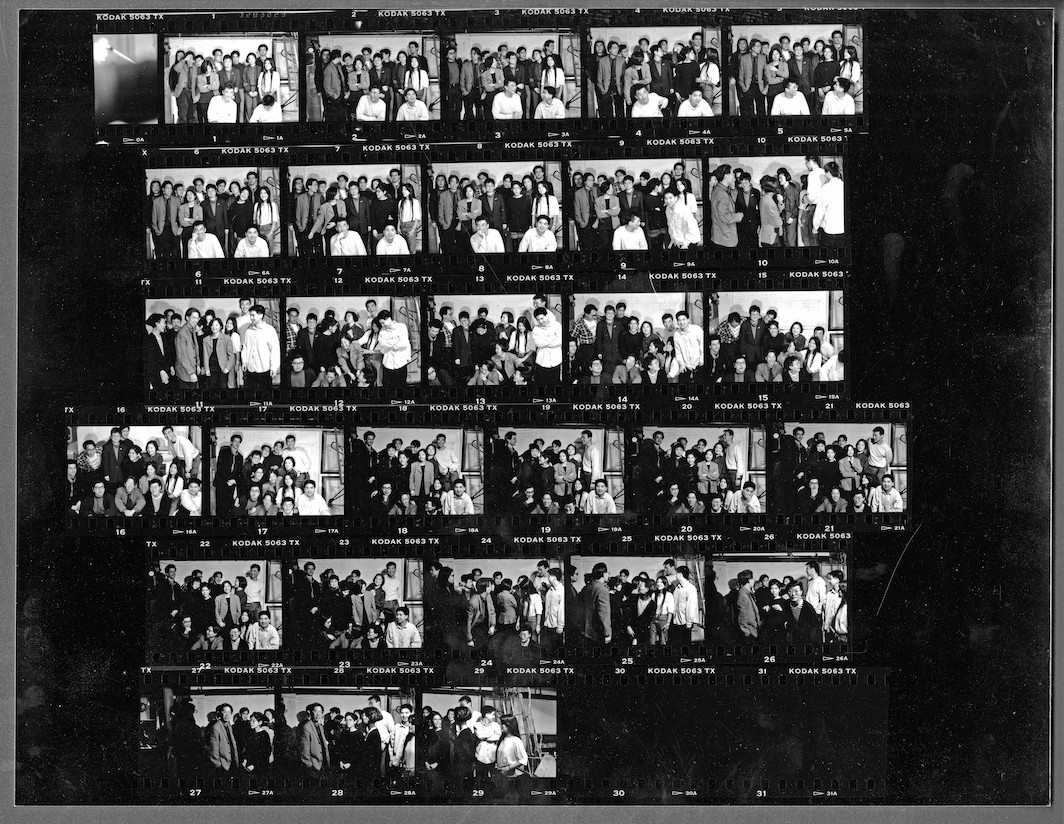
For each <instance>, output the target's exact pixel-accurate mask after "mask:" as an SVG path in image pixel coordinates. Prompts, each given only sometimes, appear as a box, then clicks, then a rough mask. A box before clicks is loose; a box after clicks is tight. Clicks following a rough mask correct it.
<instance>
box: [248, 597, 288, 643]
mask: <svg viewBox="0 0 1064 824" xmlns="http://www.w3.org/2000/svg"><path fill="white" fill-rule="evenodd" d="M249 606H250V604H249ZM258 617H259V622H258V623H257V624H255V626H254V627H253V628H252V629H251V631H250V632H249V633H248V649H258V650H263V649H280V647H281V636H280V635H278V634H277V628H276V627H275V626H274V625H273V624H272V623H270V613H268V612H266V611H265V610H262V611H260V612H259V616H258Z"/></svg>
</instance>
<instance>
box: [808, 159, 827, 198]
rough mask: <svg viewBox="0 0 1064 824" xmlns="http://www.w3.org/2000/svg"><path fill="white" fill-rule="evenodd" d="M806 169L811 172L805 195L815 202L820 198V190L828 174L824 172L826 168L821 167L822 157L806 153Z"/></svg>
mask: <svg viewBox="0 0 1064 824" xmlns="http://www.w3.org/2000/svg"><path fill="white" fill-rule="evenodd" d="M805 170H806V171H807V172H809V177H808V180H807V183H806V189H805V197H806V200H808V201H809V202H810V203H814V204H815V203H816V202H817V200H818V199H819V198H820V190H821V189H822V188H823V187H824V180H825V178H826V177H827V176H826V175H825V174H824V170H823V169H822V168H820V158H819V157H816V156H815V155H806V158H805Z"/></svg>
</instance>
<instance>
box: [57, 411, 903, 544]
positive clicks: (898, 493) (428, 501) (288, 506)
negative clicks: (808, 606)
mask: <svg viewBox="0 0 1064 824" xmlns="http://www.w3.org/2000/svg"><path fill="white" fill-rule="evenodd" d="M688 406H690V407H691V408H680V409H675V408H669V409H662V408H658V407H655V408H643V407H642V406H640V405H639V404H638V403H634V402H620V401H617V402H613V403H589V404H571V405H559V406H556V405H554V404H539V405H531V406H516V407H515V406H508V405H505V404H496V403H488V402H483V403H479V402H477V403H469V404H434V405H433V404H430V405H412V404H391V405H379V406H372V405H354V404H346V403H344V402H342V401H336V402H333V403H331V404H310V403H308V404H299V405H291V406H280V405H273V404H270V403H263V404H253V405H252V406H251V407H250V408H239V409H237V408H226V407H217V408H216V407H211V406H208V405H204V404H199V403H197V404H190V405H177V404H175V405H149V406H145V407H138V408H133V407H119V408H92V407H86V408H84V409H81V408H74V407H68V408H67V412H68V425H67V428H66V437H67V458H68V475H67V488H66V493H67V495H68V502H69V508H68V517H67V522H68V527H69V531H70V532H71V533H73V534H90V535H101V536H104V535H111V536H122V535H128V536H131V537H133V536H136V537H146V538H151V537H175V536H185V537H194V538H213V537H247V536H249V535H251V536H258V537H271V538H274V537H277V538H281V537H301V536H307V537H314V536H325V537H333V536H335V537H351V536H354V535H359V534H362V535H396V534H398V535H413V536H442V535H460V536H477V537H480V536H483V537H486V538H491V537H495V536H502V537H505V536H508V535H542V534H547V535H549V534H560V533H561V534H585V535H593V536H597V537H598V538H600V539H608V538H612V537H617V538H619V537H621V536H624V535H630V536H634V537H639V538H641V537H645V536H648V535H650V536H653V535H661V534H683V533H693V534H703V533H706V534H715V533H719V534H723V535H728V536H730V537H736V538H743V537H752V538H755V539H768V537H769V536H771V537H772V538H780V539H792V538H796V539H810V540H815V539H819V538H827V537H831V536H837V537H845V536H846V535H849V534H851V533H853V532H859V531H860V532H897V531H902V532H904V531H906V530H907V529H908V528H909V525H910V522H911V517H910V513H911V504H912V500H911V487H910V481H911V474H912V473H911V472H910V469H909V467H910V465H911V463H912V460H913V457H912V453H911V449H910V445H909V440H910V434H909V410H908V405H907V404H906V403H901V402H863V403H856V404H854V403H843V402H839V403H833V404H832V403H825V404H818V405H816V406H810V405H808V404H800V403H784V402H769V403H760V402H755V403H749V404H743V408H742V409H740V410H736V409H734V408H733V407H734V406H735V404H729V403H726V402H721V403H718V404H714V403H698V404H689V405H688ZM766 407H767V408H766ZM840 456H841V457H840ZM142 486H143V487H144V489H145V490H146V491H145V492H141V487H142Z"/></svg>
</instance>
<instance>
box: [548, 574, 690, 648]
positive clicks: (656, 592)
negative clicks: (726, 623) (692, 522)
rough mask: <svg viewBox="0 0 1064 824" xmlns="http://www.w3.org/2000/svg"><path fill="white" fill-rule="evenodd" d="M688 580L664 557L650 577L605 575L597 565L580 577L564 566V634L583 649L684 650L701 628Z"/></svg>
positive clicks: (686, 576) (687, 576)
mask: <svg viewBox="0 0 1064 824" xmlns="http://www.w3.org/2000/svg"><path fill="white" fill-rule="evenodd" d="M617 563H618V565H621V564H623V559H618V561H617ZM691 575H692V573H691V569H690V568H689V567H688V566H687V565H686V564H679V565H677V563H676V561H675V559H673V558H666V559H665V560H664V561H663V563H662V566H661V568H660V569H659V570H657V571H656V572H655V574H654V575H651V574H649V573H648V572H645V571H642V572H638V573H636V574H634V575H633V574H632V573H631V571H630V570H628V569H625V568H623V567H622V568H621V569H620V570H619V571H618V573H617V574H616V575H610V574H609V567H608V566H607V565H606V563H605V562H602V561H600V562H598V563H596V564H595V565H594V566H593V567H592V568H591V570H590V571H589V572H586V573H583V572H581V571H580V570H579V569H578V568H577V567H575V566H572V565H570V566H569V568H568V584H567V586H566V592H565V626H566V631H567V632H568V633H570V635H571V636H572V638H573V640H574V642H576V639H579V643H580V644H582V645H583V646H585V647H598V648H603V647H611V646H612V647H639V648H643V649H648V648H650V647H665V646H671V647H673V648H676V649H679V648H682V647H684V646H688V645H690V644H691V643H692V640H693V635H694V633H695V631H696V628H698V627H701V626H704V624H705V620H704V618H703V615H702V605H701V604H700V602H699V594H698V588H697V587H696V586H695V585H694V583H692V581H691ZM581 578H582V580H581ZM578 584H580V585H581V586H580V588H579V589H577V586H578Z"/></svg>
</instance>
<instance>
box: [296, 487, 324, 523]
mask: <svg viewBox="0 0 1064 824" xmlns="http://www.w3.org/2000/svg"><path fill="white" fill-rule="evenodd" d="M296 512H298V513H299V515H300V516H301V517H306V516H308V515H332V511H331V510H330V509H329V503H328V501H326V500H325V499H324V498H323V497H322V496H321V495H319V494H318V485H317V484H316V483H314V481H310V480H308V481H306V482H304V484H303V493H302V494H301V495H300V496H299V497H298V498H296Z"/></svg>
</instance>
